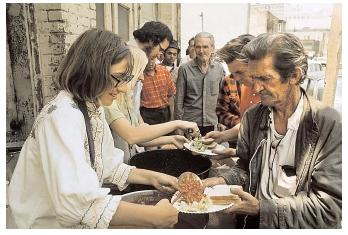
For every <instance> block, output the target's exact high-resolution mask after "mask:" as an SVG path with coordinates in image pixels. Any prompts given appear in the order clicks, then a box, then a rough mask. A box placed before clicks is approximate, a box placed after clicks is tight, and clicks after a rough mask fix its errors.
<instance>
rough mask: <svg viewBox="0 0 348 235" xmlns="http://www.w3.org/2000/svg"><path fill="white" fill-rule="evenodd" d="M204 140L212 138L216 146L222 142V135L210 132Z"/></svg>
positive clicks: (217, 132)
mask: <svg viewBox="0 0 348 235" xmlns="http://www.w3.org/2000/svg"><path fill="white" fill-rule="evenodd" d="M204 138H205V139H208V138H212V139H214V141H215V142H217V143H218V144H220V143H222V142H224V141H225V140H224V139H223V134H222V132H220V131H211V132H209V133H207V134H206V135H205V136H204Z"/></svg>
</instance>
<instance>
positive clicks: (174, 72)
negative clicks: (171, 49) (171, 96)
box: [161, 63, 179, 84]
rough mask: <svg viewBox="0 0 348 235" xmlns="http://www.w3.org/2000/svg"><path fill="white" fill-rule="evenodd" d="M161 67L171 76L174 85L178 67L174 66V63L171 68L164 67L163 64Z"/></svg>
mask: <svg viewBox="0 0 348 235" xmlns="http://www.w3.org/2000/svg"><path fill="white" fill-rule="evenodd" d="M161 65H162V66H164V67H165V68H166V69H167V70H168V72H170V75H172V79H173V82H174V84H176V80H177V79H178V70H179V67H178V66H176V64H175V63H174V64H173V66H168V65H165V64H163V63H162V64H161Z"/></svg>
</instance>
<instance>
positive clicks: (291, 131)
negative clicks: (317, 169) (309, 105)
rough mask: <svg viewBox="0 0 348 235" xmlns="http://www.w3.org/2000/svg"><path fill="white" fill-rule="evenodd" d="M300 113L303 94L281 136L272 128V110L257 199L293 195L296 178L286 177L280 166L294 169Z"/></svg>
mask: <svg viewBox="0 0 348 235" xmlns="http://www.w3.org/2000/svg"><path fill="white" fill-rule="evenodd" d="M302 112H303V94H302V96H301V99H300V102H299V103H298V105H297V108H296V110H295V112H294V113H293V114H292V115H291V116H290V117H289V118H288V124H287V131H286V134H285V135H284V136H282V135H280V134H278V133H277V131H276V130H275V128H274V119H273V109H272V110H271V113H270V119H271V123H270V128H269V131H268V134H267V144H266V148H264V149H263V157H262V171H261V172H262V173H261V181H260V184H259V185H258V192H257V196H258V198H259V199H274V198H275V199H277V198H281V197H284V196H290V195H293V194H294V191H293V189H294V188H296V176H290V177H288V176H286V174H285V173H284V172H283V170H282V166H291V167H295V148H296V146H295V145H296V135H297V130H298V127H299V125H300V119H301V115H302ZM291 191H293V192H291Z"/></svg>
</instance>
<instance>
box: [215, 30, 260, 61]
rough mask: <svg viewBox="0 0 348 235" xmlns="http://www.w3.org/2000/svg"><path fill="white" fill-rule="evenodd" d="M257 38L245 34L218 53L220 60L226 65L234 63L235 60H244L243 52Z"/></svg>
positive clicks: (228, 43)
mask: <svg viewBox="0 0 348 235" xmlns="http://www.w3.org/2000/svg"><path fill="white" fill-rule="evenodd" d="M254 38H255V37H254V36H253V35H251V34H243V35H240V36H238V37H237V38H234V39H232V40H230V41H229V42H227V43H226V44H225V45H224V46H223V47H222V48H221V49H220V50H218V51H217V56H218V58H219V59H221V60H223V61H225V63H226V64H229V63H232V62H233V61H234V60H235V59H242V58H243V55H242V54H241V51H242V49H243V47H244V46H245V45H246V44H248V43H249V42H250V41H251V40H253V39H254Z"/></svg>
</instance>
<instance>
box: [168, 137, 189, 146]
mask: <svg viewBox="0 0 348 235" xmlns="http://www.w3.org/2000/svg"><path fill="white" fill-rule="evenodd" d="M170 137H171V143H172V144H174V145H175V147H177V148H178V149H182V148H184V144H185V143H188V142H189V141H188V139H186V138H185V136H182V135H172V136H170Z"/></svg>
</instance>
